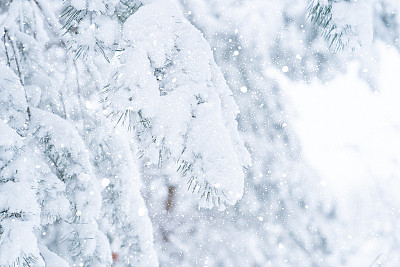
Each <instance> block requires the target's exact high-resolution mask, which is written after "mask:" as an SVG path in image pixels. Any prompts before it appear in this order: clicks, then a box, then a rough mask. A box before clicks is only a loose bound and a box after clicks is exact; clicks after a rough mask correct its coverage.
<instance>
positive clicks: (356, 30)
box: [308, 0, 373, 52]
mask: <svg viewBox="0 0 400 267" xmlns="http://www.w3.org/2000/svg"><path fill="white" fill-rule="evenodd" d="M308 16H309V18H310V20H311V21H312V22H313V23H314V24H315V25H316V26H317V27H318V28H319V29H320V31H321V33H322V35H323V37H324V38H325V40H326V41H327V42H328V43H329V46H330V47H331V48H332V49H333V50H334V51H336V52H338V51H341V50H343V49H350V50H354V49H357V48H359V47H365V46H368V45H370V44H371V43H372V39H373V27H372V17H371V16H372V14H371V9H370V6H369V4H368V3H366V2H365V1H357V0H309V6H308Z"/></svg>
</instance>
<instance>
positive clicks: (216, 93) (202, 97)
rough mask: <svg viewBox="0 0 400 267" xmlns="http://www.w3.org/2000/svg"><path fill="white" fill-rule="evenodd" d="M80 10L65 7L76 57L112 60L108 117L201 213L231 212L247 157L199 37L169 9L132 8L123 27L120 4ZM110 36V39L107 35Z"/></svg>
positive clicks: (163, 5) (228, 97) (159, 5)
mask: <svg viewBox="0 0 400 267" xmlns="http://www.w3.org/2000/svg"><path fill="white" fill-rule="evenodd" d="M85 3H86V4H85ZM85 3H81V2H79V4H78V2H76V1H69V2H68V5H69V6H68V7H67V8H68V9H66V12H67V13H66V14H65V15H64V17H66V20H65V25H67V26H66V28H67V29H69V31H70V32H71V30H72V29H74V32H73V33H72V37H71V38H72V39H71V42H74V43H76V47H77V53H78V55H79V54H80V53H81V52H80V50H79V49H81V48H82V49H85V50H84V51H85V52H84V53H85V54H86V53H90V51H94V52H96V50H97V52H101V53H102V54H104V55H105V56H106V57H108V55H110V54H112V53H114V56H113V57H112V58H110V60H111V64H112V65H113V66H114V72H113V75H112V77H110V79H109V84H108V85H107V86H106V90H105V100H106V103H107V110H108V112H109V114H110V115H111V116H114V117H116V118H117V119H118V121H120V122H122V123H126V124H127V125H128V126H129V127H130V128H132V129H133V131H134V135H135V137H136V138H137V139H138V144H139V153H140V154H141V156H143V158H144V159H146V161H147V164H156V165H159V166H161V165H163V167H165V168H167V169H170V170H171V171H176V170H179V171H180V173H181V175H182V176H184V177H186V180H187V183H188V189H189V190H190V191H191V192H193V193H197V194H199V197H200V198H201V204H200V206H207V207H213V206H218V207H221V208H223V207H224V203H228V204H234V203H235V202H236V201H237V200H239V199H240V198H241V197H242V194H243V172H242V167H243V166H246V165H248V164H249V157H248V154H247V151H246V150H245V148H244V147H243V143H242V141H241V140H240V138H239V135H238V132H237V123H236V120H235V118H236V115H237V112H238V111H237V106H236V104H235V102H234V100H233V97H232V92H231V91H230V89H229V88H228V87H227V85H226V83H225V81H224V78H223V76H222V74H221V72H220V70H219V69H218V67H217V66H216V64H215V62H214V60H213V55H212V53H211V49H210V47H209V45H208V44H207V42H206V41H205V39H204V38H203V36H202V34H201V33H200V32H199V31H198V30H196V29H195V28H194V27H193V26H192V25H191V24H190V23H189V22H188V21H187V20H186V19H185V18H184V17H183V16H182V14H181V12H180V10H179V8H178V7H177V6H176V5H175V4H174V2H173V1H152V3H146V2H144V1H142V2H137V1H131V5H129V7H130V9H129V10H131V12H130V13H132V15H131V16H130V17H129V18H127V19H125V18H124V19H118V18H119V17H120V16H118V14H121V13H123V14H129V12H122V11H121V10H127V8H128V7H125V9H124V8H122V6H121V3H118V1H106V2H104V1H103V2H102V3H101V4H99V5H95V4H94V1H87V2H85ZM96 3H97V2H96ZM70 10H73V11H70ZM118 12H119V13H118ZM64 13H65V12H64ZM89 18H90V19H89ZM71 27H73V28H71ZM111 28H112V32H114V33H115V36H108V35H107V36H106V35H104V32H106V29H107V30H108V32H110V31H111ZM119 29H121V31H120V36H118V34H117V33H118V32H119ZM99 44H101V45H100V46H99ZM85 47H87V48H85ZM96 47H97V48H96ZM112 47H118V52H117V53H115V50H114V51H113V50H112ZM99 49H100V50H99Z"/></svg>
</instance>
